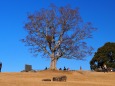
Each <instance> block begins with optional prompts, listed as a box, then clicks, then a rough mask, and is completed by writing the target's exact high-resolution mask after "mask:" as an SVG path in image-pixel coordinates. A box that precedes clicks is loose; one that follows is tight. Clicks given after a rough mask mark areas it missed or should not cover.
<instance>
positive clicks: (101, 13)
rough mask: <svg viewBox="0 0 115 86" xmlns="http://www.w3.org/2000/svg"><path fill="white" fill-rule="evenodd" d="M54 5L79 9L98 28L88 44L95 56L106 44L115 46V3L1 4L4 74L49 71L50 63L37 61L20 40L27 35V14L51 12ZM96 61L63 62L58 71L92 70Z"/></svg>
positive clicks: (24, 0) (0, 0)
mask: <svg viewBox="0 0 115 86" xmlns="http://www.w3.org/2000/svg"><path fill="white" fill-rule="evenodd" d="M50 3H54V4H55V5H57V6H64V5H66V4H70V5H71V6H72V7H73V8H74V7H79V8H80V9H79V11H80V14H81V16H82V18H83V20H84V21H86V22H87V21H90V22H92V23H93V26H94V27H97V28H98V30H97V31H95V32H94V33H93V38H92V39H88V40H87V41H88V45H91V46H93V47H94V49H95V50H94V52H95V51H97V49H98V48H99V47H101V46H103V45H104V44H105V43H106V42H115V0H0V61H1V62H2V63H3V68H2V71H3V72H19V71H21V70H23V69H24V65H25V64H30V65H32V66H33V69H37V70H38V69H44V68H45V67H46V66H47V67H49V65H50V60H49V59H45V58H40V56H38V57H33V55H32V54H31V53H29V50H28V47H25V46H24V44H23V43H22V42H21V41H20V39H22V38H24V37H25V35H26V34H25V31H24V29H23V26H24V22H26V20H27V14H28V13H34V12H35V11H37V10H39V9H41V8H47V7H48V6H49V5H50ZM92 57H93V55H92V56H89V57H86V60H85V61H77V60H67V59H60V60H59V61H58V63H57V67H58V68H60V67H62V68H63V67H64V66H65V67H69V68H70V69H72V70H74V69H75V70H78V69H79V67H80V66H82V68H83V69H84V70H89V69H90V67H89V61H90V60H91V58H92Z"/></svg>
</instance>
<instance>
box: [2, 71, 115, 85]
mask: <svg viewBox="0 0 115 86" xmlns="http://www.w3.org/2000/svg"><path fill="white" fill-rule="evenodd" d="M61 75H66V76H67V78H68V79H67V82H53V81H51V82H48V81H42V79H46V78H48V79H52V77H54V76H61ZM0 86H115V72H109V73H103V72H89V71H72V72H68V71H65V72H64V71H49V70H47V71H39V72H35V73H33V72H28V73H27V72H21V73H0Z"/></svg>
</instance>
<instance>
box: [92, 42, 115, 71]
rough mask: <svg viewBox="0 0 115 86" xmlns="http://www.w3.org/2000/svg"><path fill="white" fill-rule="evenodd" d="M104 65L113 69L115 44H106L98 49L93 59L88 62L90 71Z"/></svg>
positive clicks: (114, 66) (114, 64)
mask: <svg viewBox="0 0 115 86" xmlns="http://www.w3.org/2000/svg"><path fill="white" fill-rule="evenodd" d="M103 64H106V65H107V67H110V68H115V43H110V42H107V43H106V44H105V45H104V46H102V47H100V48H98V50H97V52H96V53H95V55H94V57H93V58H92V60H91V61H90V66H91V69H93V70H95V69H97V68H99V67H102V66H103Z"/></svg>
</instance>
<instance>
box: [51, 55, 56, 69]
mask: <svg viewBox="0 0 115 86" xmlns="http://www.w3.org/2000/svg"><path fill="white" fill-rule="evenodd" d="M56 63H57V59H56V58H55V56H54V53H53V54H52V55H51V63H50V69H51V70H57V68H56Z"/></svg>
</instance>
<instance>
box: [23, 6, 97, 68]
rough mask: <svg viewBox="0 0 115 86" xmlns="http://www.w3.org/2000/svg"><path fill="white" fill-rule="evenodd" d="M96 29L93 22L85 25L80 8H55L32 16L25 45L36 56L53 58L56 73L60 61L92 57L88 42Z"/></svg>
mask: <svg viewBox="0 0 115 86" xmlns="http://www.w3.org/2000/svg"><path fill="white" fill-rule="evenodd" d="M94 29H95V28H94V27H92V25H91V23H90V22H87V23H84V22H83V20H82V18H81V17H80V14H79V11H78V8H75V9H72V8H71V7H70V6H69V5H67V6H64V7H56V6H55V5H51V6H50V7H49V9H41V10H40V11H39V12H35V13H34V14H30V15H29V16H28V21H27V23H26V24H25V30H26V31H27V33H28V34H27V36H26V38H25V39H23V42H25V43H26V45H27V46H29V47H30V49H31V51H32V52H33V53H34V54H38V53H40V54H42V55H45V56H46V57H49V58H51V65H50V69H53V70H55V69H56V63H57V61H58V59H59V58H67V59H76V60H83V59H84V58H85V57H86V55H89V54H91V52H92V47H88V46H87V43H86V42H85V39H87V38H91V37H92V35H91V33H92V31H93V30H94Z"/></svg>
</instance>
